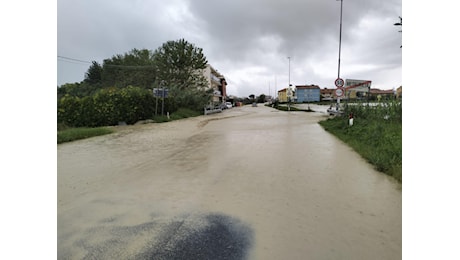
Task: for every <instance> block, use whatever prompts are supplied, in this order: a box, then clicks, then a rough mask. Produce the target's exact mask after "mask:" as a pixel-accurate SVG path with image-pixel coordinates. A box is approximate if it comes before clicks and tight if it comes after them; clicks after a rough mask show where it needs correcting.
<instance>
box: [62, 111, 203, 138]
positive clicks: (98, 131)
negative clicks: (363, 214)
mask: <svg viewBox="0 0 460 260" xmlns="http://www.w3.org/2000/svg"><path fill="white" fill-rule="evenodd" d="M199 115H201V114H200V112H197V111H193V110H191V109H186V108H180V109H178V110H177V111H176V112H174V113H172V114H171V116H170V117H169V118H168V117H167V116H155V117H154V118H153V120H154V121H155V123H163V122H169V121H173V120H179V119H182V118H187V117H194V116H199ZM113 132H114V130H112V129H109V128H104V127H96V128H90V127H77V128H68V127H66V126H61V125H59V126H58V133H57V143H58V144H60V143H65V142H72V141H75V140H79V139H85V138H89V137H93V136H98V135H106V134H111V133H113Z"/></svg>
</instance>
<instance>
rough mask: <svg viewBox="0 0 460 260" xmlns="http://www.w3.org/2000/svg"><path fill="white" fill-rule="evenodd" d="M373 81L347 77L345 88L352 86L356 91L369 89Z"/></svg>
mask: <svg viewBox="0 0 460 260" xmlns="http://www.w3.org/2000/svg"><path fill="white" fill-rule="evenodd" d="M371 83H372V81H370V80H360V79H346V80H345V88H352V89H353V90H355V91H368V90H369V89H370V88H371Z"/></svg>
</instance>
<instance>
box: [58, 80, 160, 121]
mask: <svg viewBox="0 0 460 260" xmlns="http://www.w3.org/2000/svg"><path fill="white" fill-rule="evenodd" d="M165 103H168V102H165ZM154 114H155V100H154V97H153V94H152V92H151V91H149V90H147V89H142V88H139V87H132V86H128V87H126V88H122V89H117V88H106V89H101V90H99V91H97V92H96V93H95V94H94V95H92V96H87V97H83V98H78V97H75V96H70V95H69V94H66V95H64V96H63V97H62V98H60V99H59V101H58V123H64V124H65V125H67V126H72V127H97V126H109V125H117V124H118V122H126V123H127V124H134V123H135V122H137V121H139V120H145V119H149V118H152V116H153V115H154Z"/></svg>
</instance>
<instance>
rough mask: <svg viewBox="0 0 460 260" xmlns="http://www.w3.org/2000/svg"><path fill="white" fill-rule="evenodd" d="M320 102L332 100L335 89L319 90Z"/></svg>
mask: <svg viewBox="0 0 460 260" xmlns="http://www.w3.org/2000/svg"><path fill="white" fill-rule="evenodd" d="M320 94H321V100H325V101H326V100H334V99H335V98H336V97H335V89H332V88H323V89H321V90H320Z"/></svg>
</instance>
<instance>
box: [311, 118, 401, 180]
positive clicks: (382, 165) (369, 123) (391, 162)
mask: <svg viewBox="0 0 460 260" xmlns="http://www.w3.org/2000/svg"><path fill="white" fill-rule="evenodd" d="M319 124H320V125H321V126H322V127H323V128H324V129H325V130H326V131H328V132H330V133H332V134H334V135H335V136H337V137H338V138H339V139H340V140H342V141H343V142H345V143H347V144H348V145H349V146H351V147H352V148H353V149H354V150H355V151H356V152H357V153H359V154H360V155H361V156H362V157H363V158H364V159H366V160H367V161H368V162H369V163H371V164H372V165H374V166H375V168H376V169H377V170H378V171H380V172H383V173H385V174H388V175H390V176H393V177H394V178H395V179H396V180H398V181H400V182H402V124H401V122H395V121H391V120H384V119H375V118H374V119H364V118H359V119H358V118H355V119H354V122H353V126H349V124H348V118H345V117H334V118H329V119H327V120H324V121H320V122H319Z"/></svg>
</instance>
